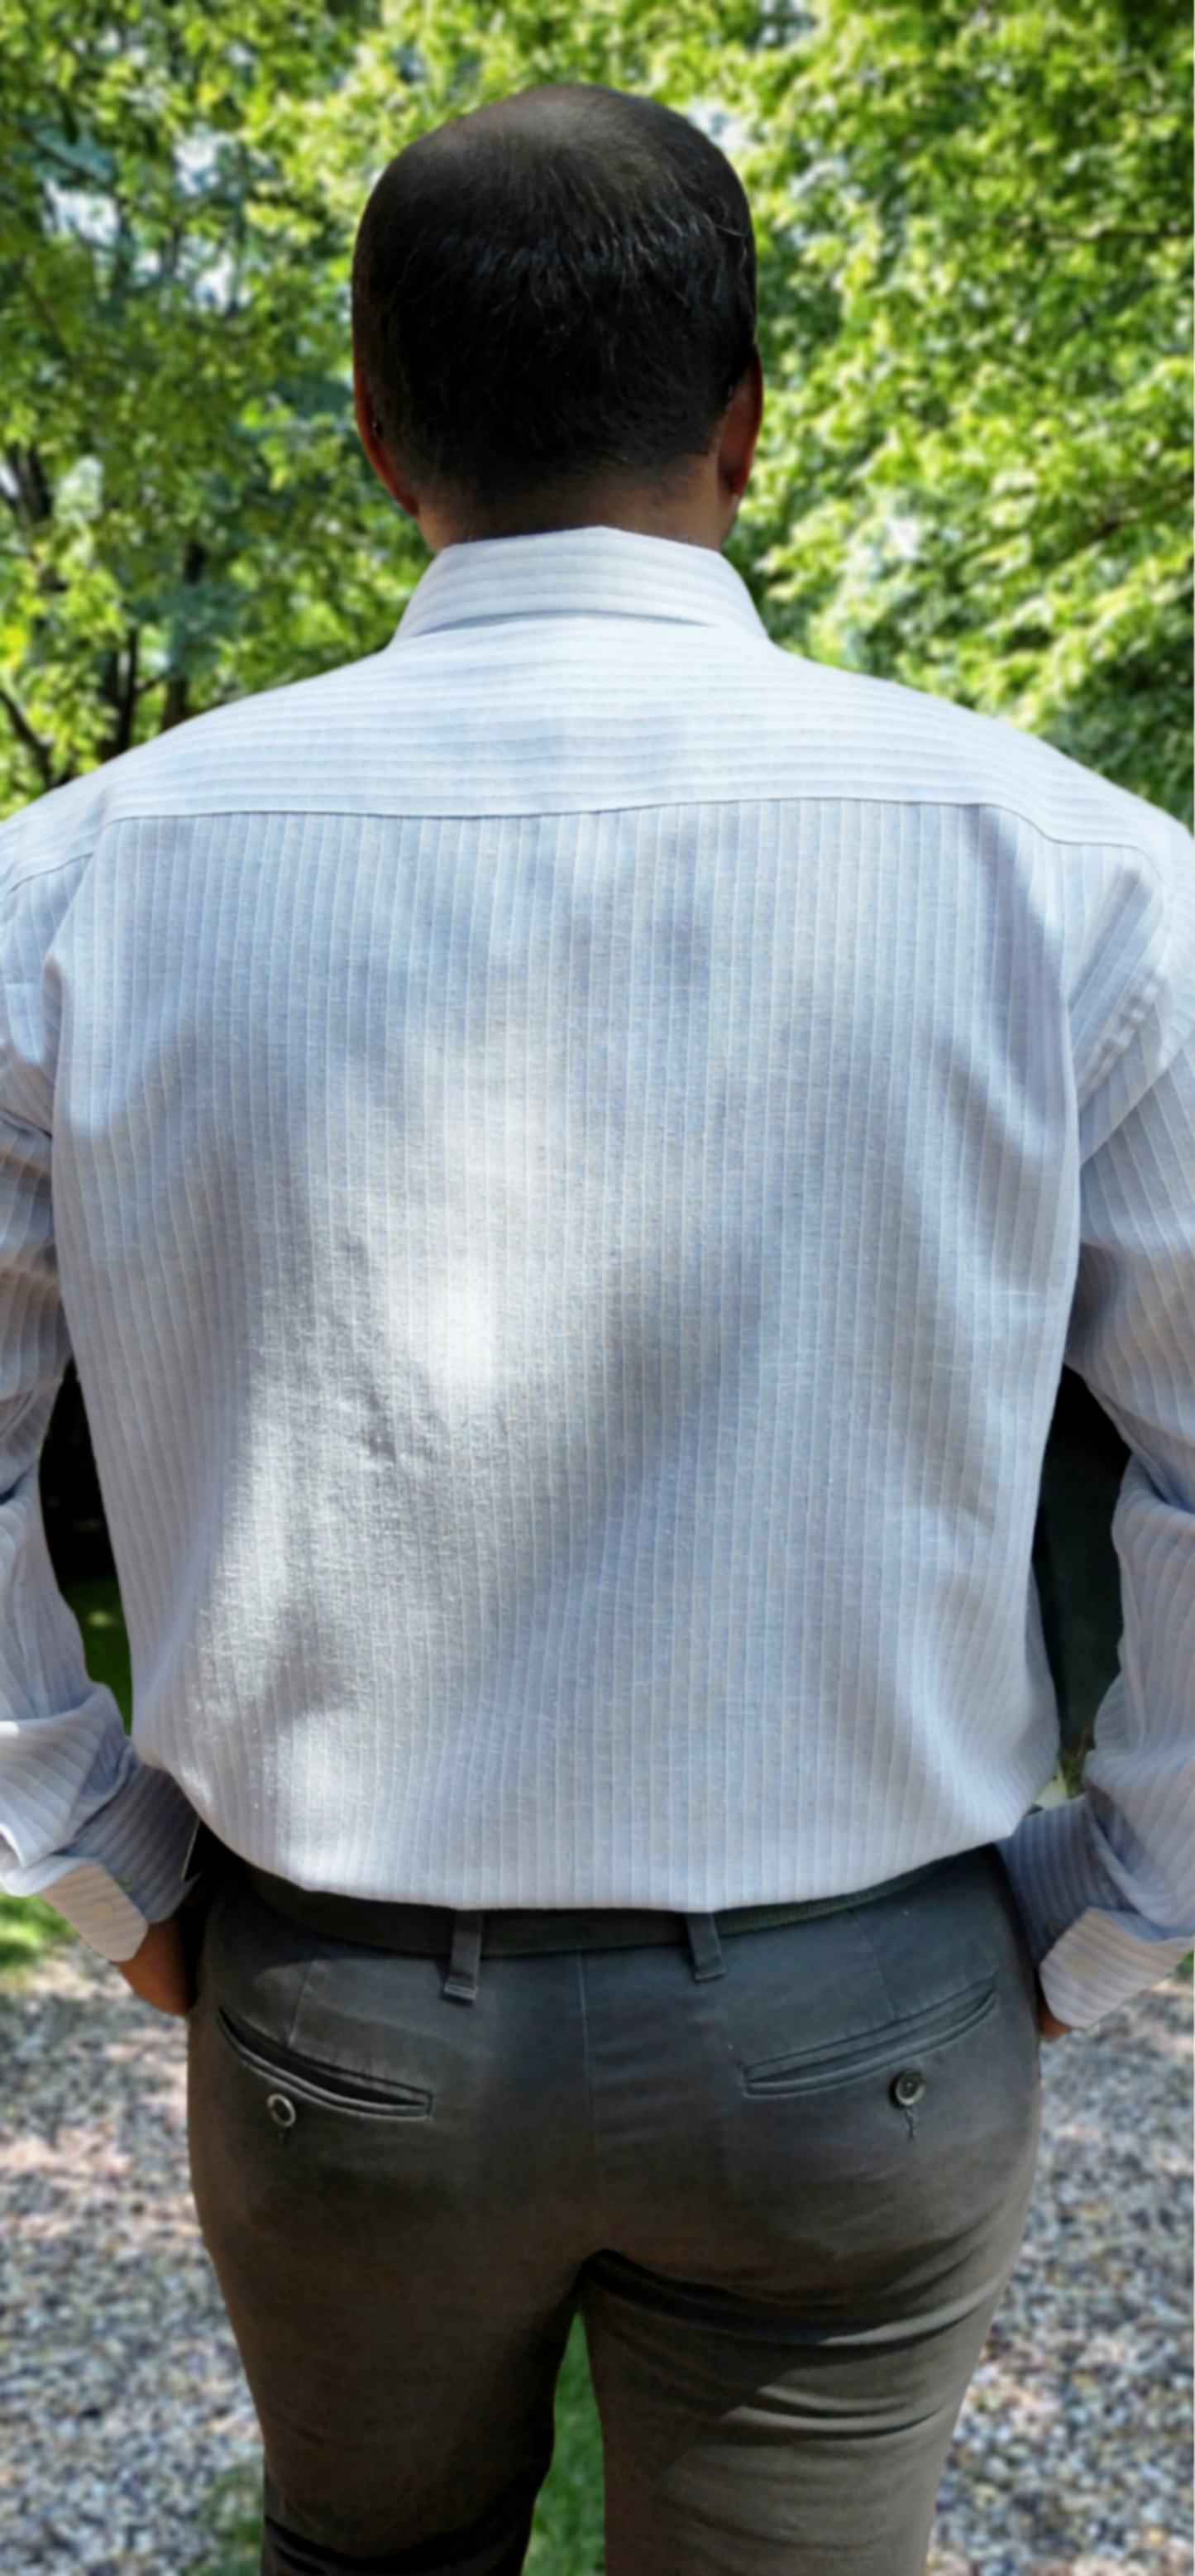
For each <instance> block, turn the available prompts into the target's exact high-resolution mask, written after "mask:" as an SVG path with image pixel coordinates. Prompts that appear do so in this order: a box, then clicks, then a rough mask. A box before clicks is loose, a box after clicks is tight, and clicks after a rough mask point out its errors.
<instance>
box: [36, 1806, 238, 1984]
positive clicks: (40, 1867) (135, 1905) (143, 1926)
mask: <svg viewBox="0 0 1195 2576" xmlns="http://www.w3.org/2000/svg"><path fill="white" fill-rule="evenodd" d="M195 1825H196V1816H195V1810H194V1808H193V1807H192V1806H191V1805H190V1803H189V1801H188V1800H187V1799H186V1798H185V1797H184V1796H183V1793H182V1790H181V1789H180V1788H179V1787H178V1784H177V1782H176V1781H174V1780H172V1779H171V1777H170V1774H169V1772H168V1771H153V1770H150V1769H149V1767H148V1765H147V1764H145V1763H141V1762H139V1763H137V1764H136V1766H135V1768H134V1769H133V1770H132V1772H131V1773H130V1775H129V1777H128V1778H127V1779H126V1781H125V1784H124V1786H123V1787H122V1788H121V1789H119V1790H118V1791H117V1794H116V1796H115V1797H114V1798H110V1799H109V1800H108V1803H107V1805H106V1806H104V1807H101V1808H100V1809H99V1812H98V1813H97V1814H96V1815H94V1816H92V1817H91V1818H90V1819H89V1821H88V1823H87V1824H86V1825H84V1826H83V1828H82V1830H81V1831H80V1832H79V1833H78V1834H77V1835H76V1836H75V1839H74V1841H73V1843H71V1844H70V1846H69V1848H68V1849H67V1850H66V1851H60V1852H48V1853H47V1854H46V1856H45V1858H44V1859H42V1860H38V1861H32V1862H30V1863H29V1864H28V1866H27V1867H25V1868H22V1867H21V1866H20V1865H19V1863H18V1862H17V1861H16V1860H15V1859H14V1858H12V1857H11V1856H9V1857H7V1858H6V1857H5V1856H4V1851H3V1845H2V1844H0V1886H2V1887H3V1888H4V1889H5V1892H6V1893H7V1894H8V1895H9V1896H42V1897H44V1898H45V1900H46V1902H47V1904H49V1905H52V1906H53V1907H54V1910H55V1912H56V1913H57V1914H61V1915H62V1916H63V1918H64V1920H65V1921H66V1922H67V1923H69V1924H70V1926H71V1929H72V1931H74V1932H77V1933H78V1935H79V1937H80V1939H81V1940H83V1941H86V1943H87V1944H88V1947H89V1948H90V1949H92V1950H98V1951H99V1953H100V1956H101V1958H104V1959H111V1960H113V1961H114V1962H115V1963H116V1964H118V1965H119V1963H120V1962H121V1961H122V1960H125V1959H131V1958H132V1957H133V1955H134V1953H135V1952H136V1951H137V1950H139V1949H140V1947H141V1944H142V1942H143V1940H144V1939H145V1935H146V1933H147V1932H148V1930H149V1927H150V1924H151V1923H160V1922H162V1921H163V1920H164V1919H165V1917H166V1916H167V1915H169V1914H174V1913H176V1912H177V1910H178V1907H179V1906H180V1905H181V1904H182V1901H183V1898H184V1896H185V1895H186V1893H187V1889H188V1887H189V1886H190V1885H191V1884H192V1883H193V1882H192V1881H191V1880H189V1879H188V1878H187V1876H186V1865H187V1860H188V1856H189V1853H190V1848H191V1844H192V1841H193V1839H194V1835H195Z"/></svg>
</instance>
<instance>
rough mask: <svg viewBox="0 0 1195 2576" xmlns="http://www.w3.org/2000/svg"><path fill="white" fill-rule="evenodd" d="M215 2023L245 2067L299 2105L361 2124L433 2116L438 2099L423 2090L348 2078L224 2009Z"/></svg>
mask: <svg viewBox="0 0 1195 2576" xmlns="http://www.w3.org/2000/svg"><path fill="white" fill-rule="evenodd" d="M216 2019H217V2021H218V2023H219V2026H220V2030H221V2033H222V2035H223V2037H224V2038H225V2039H226V2040H227V2042H228V2046H229V2047H230V2049H231V2050H232V2052H233V2055H234V2056H235V2057H239V2058H240V2061H241V2064H242V2065H243V2066H247V2067H249V2068H250V2069H251V2071H252V2073H253V2074H254V2075H261V2076H264V2077H265V2078H266V2079H267V2081H268V2082H270V2083H271V2084H274V2085H276V2086H279V2087H283V2086H284V2087H285V2090H286V2094H287V2096H290V2095H292V2094H293V2096H294V2098H295V2100H296V2101H301V2102H314V2103H318V2104H319V2105H320V2107H321V2108H322V2109H324V2110H328V2111H352V2112H354V2113H355V2114H356V2116H357V2118H358V2119H360V2118H361V2117H362V2116H364V2117H365V2118H366V2119H374V2120H426V2119H429V2118H430V2116H431V2109H432V2104H433V2101H434V2099H435V2096H434V2094H432V2093H428V2092H425V2091H424V2090H423V2089H422V2087H421V2086H419V2085H416V2084H382V2083H378V2082H376V2081H375V2080H374V2078H373V2077H371V2076H364V2075H348V2074H346V2073H345V2071H344V2069H343V2068H342V2067H339V2066H323V2065H321V2064H320V2063H319V2061H318V2059H315V2058H310V2057H303V2056H301V2055H300V2054H299V2052H298V2051H297V2050H296V2049H293V2048H284V2047H282V2046H281V2044H280V2043H279V2042H276V2041H275V2040H272V2039H271V2040H263V2039H261V2038H260V2037H259V2035H258V2033H257V2032H256V2031H249V2030H245V2029H243V2028H242V2027H241V2025H240V2023H239V2022H235V2021H234V2020H233V2018H232V2015H231V2013H227V2012H225V2010H224V2006H223V2004H218V2005H217V2007H216Z"/></svg>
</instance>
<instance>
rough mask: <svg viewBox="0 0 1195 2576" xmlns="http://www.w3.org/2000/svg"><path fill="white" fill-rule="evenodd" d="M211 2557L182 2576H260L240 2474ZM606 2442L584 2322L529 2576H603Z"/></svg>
mask: <svg viewBox="0 0 1195 2576" xmlns="http://www.w3.org/2000/svg"><path fill="white" fill-rule="evenodd" d="M204 2520H205V2522H206V2524H207V2526H208V2529H209V2531H210V2533H211V2541H210V2546H209V2548H208V2550H207V2552H206V2554H205V2555H204V2556H203V2557H202V2558H199V2559H196V2560H194V2561H193V2562H192V2564H191V2566H190V2567H188V2568H187V2569H186V2571H185V2576H257V2571H258V2567H259V2565H260V2558H261V2513H260V2508H259V2504H258V2489H257V2482H256V2480H255V2479H254V2478H252V2477H249V2476H247V2475H246V2474H245V2473H244V2472H243V2471H242V2472H240V2473H239V2474H234V2475H232V2476H230V2477H226V2478H221V2479H220V2481H219V2482H218V2484H217V2486H216V2487H214V2488H213V2490H212V2493H211V2495H210V2496H209V2498H208V2503H207V2508H206V2511H205V2514H204ZM602 2524H603V2492H602V2437H601V2432H600V2429H599V2425H598V2418H597V2408H596V2406H595V2405H594V2401H593V2390H592V2388H591V2386H590V2381H589V2357H588V2354H587V2352H586V2349H585V2335H584V2330H583V2328H582V2325H581V2321H580V2318H577V2319H576V2320H575V2322H574V2325H573V2330H572V2334H571V2335H570V2337H569V2343H568V2350H567V2352H566V2353H565V2356H564V2362H563V2365H562V2368H561V2372H560V2377H559V2379H558V2381H557V2383H556V2450H555V2454H554V2456H553V2460H552V2466H551V2468H550V2470H549V2472H548V2475H547V2477H546V2479H545V2481H544V2484H543V2486H542V2488H541V2489H540V2495H539V2502H538V2504H537V2505H536V2508H535V2521H534V2523H533V2525H532V2529H531V2541H530V2546H529V2548H528V2551H527V2556H526V2559H525V2561H524V2567H525V2576H602V2568H603V2565H604V2551H603V2534H602Z"/></svg>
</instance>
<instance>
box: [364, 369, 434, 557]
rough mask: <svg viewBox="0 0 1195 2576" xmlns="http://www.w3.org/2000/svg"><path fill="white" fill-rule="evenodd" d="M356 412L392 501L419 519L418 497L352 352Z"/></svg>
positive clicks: (369, 454) (371, 458) (376, 470)
mask: <svg viewBox="0 0 1195 2576" xmlns="http://www.w3.org/2000/svg"><path fill="white" fill-rule="evenodd" d="M353 409H354V411H355V412H356V415H357V433H358V436H359V438H360V440H361V445H362V447H363V448H364V450H365V453H366V455H367V457H368V458H369V462H370V464H371V465H372V467H373V470H374V473H375V474H376V475H377V477H378V480H379V482H381V483H384V484H385V487H386V490H387V491H388V493H389V494H390V498H391V500H392V501H397V503H398V506H399V509H400V510H405V511H406V514H407V517H408V518H409V519H416V520H417V519H418V517H419V500H418V495H417V494H416V493H415V492H413V491H412V489H411V486H410V484H409V483H408V482H407V481H406V479H405V477H404V475H403V474H401V473H400V471H399V469H398V467H397V466H396V464H395V462H394V459H393V457H392V456H391V454H390V450H389V448H388V447H387V446H386V443H385V440H384V438H383V436H382V425H381V422H380V421H379V419H378V417H377V414H376V412H375V410H374V407H373V396H372V394H371V393H370V390H369V386H368V384H367V382H366V378H365V370H364V368H363V366H362V364H361V361H360V359H359V357H358V356H357V354H356V351H354V353H353Z"/></svg>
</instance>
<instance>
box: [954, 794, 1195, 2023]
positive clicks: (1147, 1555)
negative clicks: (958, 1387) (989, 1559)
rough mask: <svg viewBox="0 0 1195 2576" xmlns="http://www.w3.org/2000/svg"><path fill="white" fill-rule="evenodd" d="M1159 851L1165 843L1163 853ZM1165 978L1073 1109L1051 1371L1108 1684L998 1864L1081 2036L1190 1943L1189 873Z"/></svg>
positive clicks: (1193, 1775)
mask: <svg viewBox="0 0 1195 2576" xmlns="http://www.w3.org/2000/svg"><path fill="white" fill-rule="evenodd" d="M1176 837H1177V836H1176ZM1171 896H1172V902H1171V906H1170V912H1169V921H1168V934H1167V941H1166V953H1165V959H1164V963H1163V965H1162V966H1161V968H1160V969H1159V971H1158V972H1157V973H1156V974H1155V976H1154V979H1153V987H1152V991H1151V993H1150V996H1149V999H1148V1002H1147V1005H1146V1007H1144V1008H1143V1009H1141V1011H1140V1015H1139V1018H1138V1022H1137V1026H1136V1027H1135V1029H1134V1031H1133V1035H1132V1037H1131V1039H1130V1041H1129V1043H1128V1045H1127V1046H1126V1047H1124V1048H1123V1049H1122V1050H1121V1051H1120V1052H1119V1053H1118V1054H1117V1056H1116V1059H1115V1062H1114V1064H1113V1065H1112V1067H1111V1070H1110V1071H1109V1073H1108V1075H1107V1077H1106V1078H1105V1079H1104V1080H1103V1081H1102V1082H1101V1083H1099V1084H1098V1085H1097V1086H1096V1088H1095V1089H1094V1090H1093V1092H1092V1094H1091V1096H1090V1097H1089V1099H1088V1100H1087V1101H1086V1103H1085V1104H1084V1105H1083V1107H1082V1111H1081V1119H1080V1130H1081V1139H1082V1144H1083V1148H1084V1151H1083V1162H1082V1178H1081V1247H1080V1256H1079V1268H1078V1277H1077V1284H1076V1291H1075V1296H1074V1300H1073V1304H1072V1310H1071V1317H1070V1324H1069V1329H1068V1335H1067V1344H1066V1353H1065V1356H1066V1360H1067V1363H1068V1364H1069V1366H1070V1367H1071V1368H1073V1369H1076V1370H1077V1371H1078V1373H1079V1375H1080V1376H1081V1377H1082V1378H1083V1379H1084V1380H1085V1381H1086V1384H1087V1385H1088V1386H1089V1387H1090V1389H1091V1392H1092V1394H1093V1395H1094V1396H1095V1397H1096V1398H1097V1400H1098V1402H1099V1403H1100V1404H1101V1405H1102V1406H1103V1408H1104V1411H1105V1412H1106V1413H1107V1414H1108V1415H1109V1416H1110V1417H1111V1419H1112V1421H1113V1422H1114V1423H1115V1424H1116V1426H1117V1429H1118V1430H1119V1432H1120V1434H1121V1436H1122V1438H1123V1439H1124V1440H1125V1441H1126V1442H1127V1443H1128V1446H1129V1449H1130V1451H1131V1456H1130V1458H1129V1462H1128V1465H1127V1467H1126V1469H1125V1473H1124V1478H1123V1481H1122V1484H1121V1489H1120V1495H1119V1498H1118V1501H1117V1506H1116V1511H1115V1514H1114V1516H1113V1522H1112V1537H1113V1543H1114V1545H1115V1548H1116V1553H1117V1556H1118V1559H1119V1563H1120V1588H1121V1617H1122V1635H1121V1641H1120V1651H1119V1661H1120V1670H1119V1673H1118V1675H1117V1678H1116V1680H1115V1681H1114V1682H1113V1684H1112V1686H1111V1688H1110V1689H1109V1690H1108V1691H1107V1693H1106V1694H1105V1697H1104V1699H1103V1701H1102V1703H1101V1706H1100V1708H1099V1711H1098V1714H1097V1717H1096V1723H1095V1730H1094V1743H1093V1749H1092V1751H1091V1753H1090V1755H1089V1757H1088V1760H1087V1762H1086V1765H1085V1768H1084V1773H1083V1784H1082V1794H1081V1795H1080V1796H1079V1797H1077V1798H1075V1799H1072V1800H1071V1801H1069V1802H1068V1803H1066V1804H1064V1805H1061V1806H1056V1807H1051V1808H1047V1809H1044V1810H1043V1811H1041V1812H1040V1813H1033V1814H1031V1815H1029V1816H1027V1817H1025V1818H1024V1820H1023V1821H1022V1823H1021V1824H1020V1825H1019V1826H1018V1828H1017V1831H1016V1832H1015V1833H1014V1834H1013V1835H1011V1836H1010V1837H1009V1839H1008V1841H1007V1842H1005V1843H1004V1844H1003V1845H1002V1847H1001V1848H1002V1852H1003V1857H1004V1860H1005V1863H1006V1866H1007V1868H1008V1872H1009V1877H1010V1879H1011V1881H1012V1886H1013V1891H1014V1894H1015V1896H1016V1898H1017V1902H1018V1905H1019V1907H1020V1911H1021V1913H1022V1916H1023V1917H1024V1920H1025V1924H1026V1929H1027V1931H1028V1934H1029V1939H1030V1946H1031V1948H1032V1950H1033V1954H1034V1958H1035V1961H1036V1964H1037V1968H1038V1974H1039V1976H1040V1979H1041V1984H1042V1989H1043V1991H1044V1994H1045V1997H1046V2001H1047V2003H1048V2004H1049V2006H1050V2009H1051V2011H1052V2012H1054V2013H1056V2014H1057V2016H1058V2018H1059V2020H1060V2021H1064V2022H1068V2023H1069V2024H1070V2025H1071V2026H1072V2027H1073V2028H1076V2029H1083V2028H1086V2027H1088V2026H1089V2025H1090V2024H1091V2023H1092V2022H1095V2021H1098V2020H1100V2019H1101V2018H1102V2016H1103V2015H1104V2014H1105V2013H1107V2012H1110V2011H1112V2010H1114V2009H1115V2007H1116V2006H1117V2005H1119V2004H1122V2003H1127V2002H1128V2001H1129V2000H1130V1999H1131V1998H1132V1997H1133V1996H1134V1995H1136V1994H1139V1993H1141V1992H1143V1991H1144V1989H1145V1988H1146V1987H1148V1986H1152V1985H1155V1984H1156V1983H1157V1982H1158V1980H1159V1979H1160V1978H1162V1977H1164V1976H1166V1975H1167V1974H1168V1972H1169V1971H1170V1969H1172V1968H1173V1967H1176V1966H1177V1964H1178V1962H1179V1960H1180V1959H1181V1958H1182V1957H1183V1956H1184V1954H1185V1952H1186V1951H1187V1950H1189V1949H1190V1948H1191V1946H1192V1941H1193V1940H1195V1035H1193V1033H1192V1023H1193V1022H1195V867H1193V865H1192V859H1191V856H1190V844H1189V843H1188V842H1187V841H1186V836H1185V835H1183V836H1182V848H1181V851H1180V857H1179V863H1178V866H1177V867H1176V871H1175V879H1174V881H1173V883H1172V886H1171Z"/></svg>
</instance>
